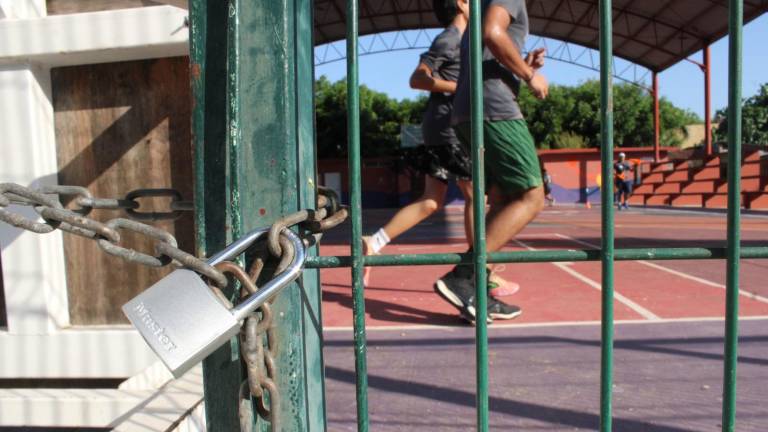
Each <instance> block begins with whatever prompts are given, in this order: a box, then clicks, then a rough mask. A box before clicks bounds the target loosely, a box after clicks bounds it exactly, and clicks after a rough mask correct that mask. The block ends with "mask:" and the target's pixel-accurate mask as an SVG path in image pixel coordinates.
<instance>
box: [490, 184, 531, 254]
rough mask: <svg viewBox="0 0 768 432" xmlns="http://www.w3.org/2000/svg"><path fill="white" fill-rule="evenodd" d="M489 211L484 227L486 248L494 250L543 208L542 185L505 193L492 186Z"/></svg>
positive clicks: (507, 240)
mask: <svg viewBox="0 0 768 432" xmlns="http://www.w3.org/2000/svg"><path fill="white" fill-rule="evenodd" d="M489 200H490V202H491V211H490V213H489V214H488V219H487V225H486V226H487V228H486V243H485V244H486V249H487V250H488V252H495V251H498V250H500V249H501V248H503V247H504V246H505V245H506V244H507V243H508V242H509V241H510V240H511V239H512V238H513V237H514V236H515V235H517V233H519V232H520V231H522V229H523V228H525V226H526V225H528V224H529V223H530V222H531V221H532V220H533V218H535V217H536V215H538V214H539V212H541V210H542V209H543V208H544V188H543V187H542V186H538V187H535V188H533V189H528V190H527V191H524V192H520V193H516V194H512V195H507V194H504V193H503V192H502V191H501V190H500V189H499V188H498V187H496V186H493V187H492V188H491V193H490V195H489Z"/></svg>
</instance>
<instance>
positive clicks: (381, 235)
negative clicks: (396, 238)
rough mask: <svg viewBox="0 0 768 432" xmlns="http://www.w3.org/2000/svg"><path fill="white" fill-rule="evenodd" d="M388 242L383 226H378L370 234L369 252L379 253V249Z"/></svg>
mask: <svg viewBox="0 0 768 432" xmlns="http://www.w3.org/2000/svg"><path fill="white" fill-rule="evenodd" d="M389 242H390V239H389V236H388V235H387V233H386V232H384V228H380V229H379V230H378V231H376V234H374V235H372V236H371V249H373V250H372V251H371V252H373V253H375V254H377V253H379V251H380V250H382V249H384V246H386V245H387V244H388V243H389Z"/></svg>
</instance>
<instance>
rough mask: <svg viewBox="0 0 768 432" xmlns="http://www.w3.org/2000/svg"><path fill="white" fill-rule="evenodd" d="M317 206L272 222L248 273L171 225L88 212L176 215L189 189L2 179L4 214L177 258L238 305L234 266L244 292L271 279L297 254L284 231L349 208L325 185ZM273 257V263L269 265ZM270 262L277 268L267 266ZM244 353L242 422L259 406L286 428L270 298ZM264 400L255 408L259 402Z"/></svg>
mask: <svg viewBox="0 0 768 432" xmlns="http://www.w3.org/2000/svg"><path fill="white" fill-rule="evenodd" d="M51 195H58V196H72V197H74V200H73V202H74V204H75V205H77V208H75V209H74V210H69V209H66V208H64V206H63V204H62V203H61V202H60V201H59V200H58V199H55V198H53V197H51ZM156 197H169V198H171V203H170V205H169V208H170V211H167V212H143V211H139V209H140V207H141V204H140V203H139V201H138V200H139V199H141V198H156ZM11 204H17V205H22V206H27V207H32V208H33V209H34V211H35V212H37V213H38V214H39V215H40V216H41V217H42V218H43V220H44V221H45V222H43V223H41V222H36V221H34V220H32V219H29V218H27V217H25V216H24V215H22V214H17V213H13V212H11V211H9V210H7V209H6V207H8V206H9V205H11ZM317 207H318V209H317V210H301V211H298V212H296V213H292V214H289V215H286V216H284V217H282V218H280V219H278V220H277V221H276V222H275V223H274V224H273V225H272V226H271V229H270V232H269V234H268V236H267V239H266V241H261V242H260V243H259V244H257V245H255V246H254V247H253V248H252V249H253V250H254V254H255V257H254V260H253V263H252V264H251V267H250V268H249V271H248V273H246V272H245V271H244V270H243V269H242V268H241V267H239V266H238V265H237V264H235V263H233V262H231V261H225V262H222V263H219V264H217V265H216V266H215V267H214V266H211V265H210V264H208V263H206V262H205V261H203V260H201V259H199V258H197V257H195V256H194V255H191V254H189V253H187V252H184V251H183V250H181V249H179V248H178V245H177V242H176V238H175V237H174V236H173V235H171V234H169V233H168V232H166V231H163V230H161V229H159V228H156V227H153V226H150V225H146V224H144V223H141V222H138V221H135V220H131V219H125V218H116V219H111V220H109V221H107V222H100V221H97V220H95V219H92V218H89V217H87V215H88V214H89V213H90V212H91V211H92V210H94V209H109V210H124V211H125V212H126V213H127V214H128V215H129V216H131V217H132V218H134V219H138V220H152V221H156V220H162V219H176V218H178V217H179V216H180V215H181V212H183V211H189V210H192V209H193V208H194V206H193V204H192V203H190V202H187V201H182V200H181V194H179V193H178V192H177V191H175V190H173V189H138V190H135V191H132V192H129V193H128V194H126V195H125V197H124V198H123V199H104V198H94V197H93V196H92V195H91V193H90V192H89V191H88V190H87V189H85V188H82V187H78V186H47V187H43V188H40V189H36V190H35V189H31V188H27V187H23V186H20V185H17V184H13V183H0V221H3V222H6V223H9V224H11V225H13V226H16V227H19V228H23V229H26V230H28V231H32V232H36V233H41V234H45V233H49V232H52V231H53V230H55V229H57V228H58V229H60V230H62V231H65V232H68V233H71V234H75V235H78V236H81V237H84V238H88V239H92V240H95V241H96V242H97V244H98V245H99V247H100V248H101V249H102V250H104V252H106V253H108V254H111V255H114V256H118V257H120V258H122V259H125V260H127V261H129V262H134V263H139V264H143V265H146V266H150V267H162V266H165V265H168V264H170V263H171V262H175V263H178V264H180V265H181V266H183V267H186V268H189V269H191V270H193V271H195V272H198V273H199V274H201V275H203V276H205V277H207V278H208V280H209V282H210V287H211V290H212V291H213V292H214V294H215V295H216V296H217V297H218V298H219V299H220V300H221V302H222V303H223V304H225V305H226V306H228V307H230V308H231V307H232V302H230V300H229V299H228V298H227V297H226V296H225V295H224V292H223V291H222V289H223V288H226V287H227V286H228V285H229V279H228V278H227V274H229V275H231V276H232V277H233V280H236V281H238V282H239V284H240V300H241V301H242V300H243V299H245V298H247V297H248V296H250V295H251V294H254V293H256V292H257V291H258V287H257V285H256V284H257V281H259V280H260V279H261V280H264V279H266V280H269V279H271V278H273V277H275V276H277V275H279V274H280V273H282V272H283V271H284V270H285V269H286V268H287V267H288V266H289V264H290V263H291V262H292V261H293V259H294V254H295V252H296V251H295V250H294V246H293V244H292V243H291V241H290V240H289V239H288V238H287V237H286V236H285V235H284V234H282V233H283V232H284V230H286V229H287V228H289V227H292V226H294V225H297V224H301V226H302V229H304V230H305V232H303V233H302V234H303V237H304V241H305V244H307V243H308V242H309V240H311V235H309V234H314V235H315V236H316V239H319V236H321V235H322V233H323V232H324V231H325V230H328V229H330V228H333V227H335V226H336V225H338V224H340V223H342V222H343V221H344V220H345V219H346V217H347V213H348V211H347V209H346V208H345V207H343V206H341V204H340V203H339V199H338V196H337V195H336V193H335V192H333V191H332V190H331V189H328V188H324V187H318V199H317ZM120 231H130V232H133V233H136V234H139V235H141V236H144V237H147V238H149V239H151V240H152V242H153V246H154V252H155V254H154V255H149V254H146V253H142V252H139V251H137V250H134V249H131V248H128V247H125V246H124V245H122V237H121V235H120ZM268 263H269V265H268ZM267 269H269V273H270V274H268V275H267V274H264V273H265V271H267ZM240 340H241V345H240V347H241V351H242V358H243V361H244V363H245V370H246V372H247V379H245V380H244V381H243V383H242V384H241V386H240V388H239V389H238V395H239V396H238V398H239V405H238V407H239V408H238V409H239V414H240V424H241V430H244V431H245V430H250V428H251V425H252V424H253V421H254V420H255V419H254V414H258V415H259V416H260V417H261V418H263V419H265V420H266V421H268V422H269V423H270V425H271V429H272V430H273V431H277V430H279V429H280V423H281V419H280V416H279V413H280V404H281V402H282V401H281V393H280V389H279V388H278V386H277V384H276V383H275V378H276V377H277V364H276V361H275V358H276V356H277V349H278V347H277V339H276V338H275V319H274V318H273V314H272V309H271V304H270V302H267V303H264V304H263V305H262V306H261V307H260V308H259V309H257V310H256V311H255V312H254V313H252V314H251V315H250V316H249V317H248V318H246V319H245V322H244V324H243V327H242V328H241V333H240ZM254 406H255V408H256V410H255V411H256V412H255V413H254V412H253V409H252V407H254Z"/></svg>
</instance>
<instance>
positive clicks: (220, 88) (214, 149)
mask: <svg viewBox="0 0 768 432" xmlns="http://www.w3.org/2000/svg"><path fill="white" fill-rule="evenodd" d="M227 7H228V5H227V2H210V3H209V2H208V1H207V0H191V1H190V3H189V9H190V82H191V86H192V96H193V105H192V132H193V133H192V145H193V148H194V155H195V225H196V237H197V239H196V243H197V247H196V253H197V255H198V256H201V257H202V256H208V255H211V254H213V253H215V252H217V251H219V250H221V249H222V248H223V247H224V246H225V245H226V244H227V243H228V242H229V241H231V240H232V224H231V223H230V217H231V213H230V211H229V205H228V202H229V184H228V181H227V173H228V172H229V167H228V165H229V163H228V162H229V161H228V158H227V154H228V149H227V118H226V116H225V115H224V113H226V112H227V91H226V90H227V79H226V76H227V25H226V24H227ZM237 352H238V346H237V341H236V340H233V342H232V344H227V345H225V346H223V347H222V348H220V349H218V350H217V351H216V352H214V353H213V354H211V355H210V356H208V358H207V359H205V361H204V362H203V378H204V392H205V397H206V401H205V405H206V406H205V408H206V410H205V411H206V422H207V424H208V428H209V429H210V430H221V431H235V430H239V421H238V418H237V409H235V408H233V407H237V393H236V392H235V391H232V390H231V389H237V388H238V387H239V385H240V382H241V381H242V379H243V376H242V368H241V366H240V361H239V358H238V356H237Z"/></svg>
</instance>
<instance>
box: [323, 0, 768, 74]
mask: <svg viewBox="0 0 768 432" xmlns="http://www.w3.org/2000/svg"><path fill="white" fill-rule="evenodd" d="M526 3H527V5H528V16H529V18H530V26H531V34H533V35H537V36H544V37H548V38H552V39H558V40H561V41H566V42H572V43H576V44H579V45H583V46H586V47H590V48H594V49H598V44H599V30H598V23H599V17H598V3H599V2H598V1H597V0H527V1H526ZM345 10H346V0H315V44H317V45H321V44H325V43H328V42H334V41H337V40H341V39H344V38H345V36H346V24H345V19H346V13H345ZM765 12H768V0H744V22H745V23H747V22H749V21H752V20H753V19H755V18H757V17H758V16H760V15H762V14H763V13H765ZM359 26H360V27H359V28H360V35H367V34H375V33H384V32H389V31H395V30H408V29H423V28H436V27H440V24H439V23H438V22H437V19H436V18H435V16H434V13H433V12H432V0H390V1H385V0H360V24H359ZM727 33H728V0H614V1H613V36H614V38H613V43H614V55H616V56H618V57H621V58H624V59H626V60H628V61H631V62H633V63H636V64H639V65H641V66H644V67H646V68H648V69H650V70H652V71H655V72H661V71H663V70H664V69H667V68H668V67H670V66H672V65H674V64H676V63H678V62H679V61H681V60H683V59H685V58H687V57H689V56H690V55H692V54H693V53H695V52H697V51H699V50H701V49H702V48H704V47H705V46H706V45H708V44H711V43H712V42H715V41H716V40H718V39H720V38H722V37H723V36H725V35H726V34H727Z"/></svg>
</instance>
